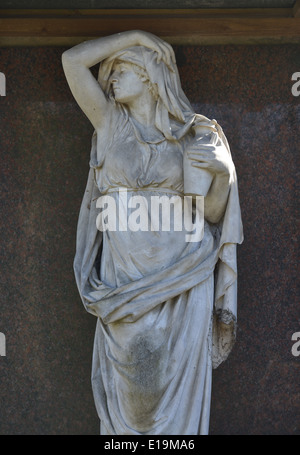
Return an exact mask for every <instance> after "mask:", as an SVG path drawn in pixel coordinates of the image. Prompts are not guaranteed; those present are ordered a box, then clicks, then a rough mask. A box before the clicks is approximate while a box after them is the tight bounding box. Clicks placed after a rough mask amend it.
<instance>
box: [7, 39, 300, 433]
mask: <svg viewBox="0 0 300 455" xmlns="http://www.w3.org/2000/svg"><path fill="white" fill-rule="evenodd" d="M63 50H64V49H62V48H15V49H14V48H3V49H0V71H1V72H3V73H4V74H5V76H6V82H7V87H6V97H0V125H1V128H0V134H1V136H0V152H1V153H0V162H1V177H0V188H1V191H0V199H1V204H0V215H1V223H0V234H1V242H0V249H1V250H0V251H1V255H0V261H1V292H0V296H1V297H0V298H1V304H0V305H1V306H0V332H2V333H4V334H5V336H6V348H7V356H6V357H0V434H2V435H8V434H98V427H99V425H98V418H97V415H96V411H95V408H94V403H93V398H92V393H91V385H90V369H91V356H92V344H93V334H94V328H95V322H96V320H95V318H94V317H93V316H91V315H89V314H87V313H86V312H85V310H84V309H83V306H82V304H81V301H80V299H79V295H78V292H77V288H76V286H75V281H74V276H73V270H72V262H73V256H74V250H75V234H76V222H77V216H78V211H79V207H80V203H81V197H82V194H83V191H84V188H85V183H86V177H87V172H88V160H89V149H90V139H91V134H92V131H93V129H92V127H91V126H90V124H89V122H88V120H87V119H86V118H85V116H84V115H83V114H82V113H81V111H80V109H79V108H78V107H77V105H76V103H75V102H74V100H73V98H72V95H71V93H70V91H69V88H68V86H67V83H66V81H65V78H64V74H63V71H62V68H61V63H60V57H61V53H62V52H63ZM176 51H177V61H178V65H179V70H180V74H181V77H182V85H183V87H184V90H185V92H186V94H187V95H188V97H189V99H190V100H191V101H192V103H193V105H194V107H195V109H196V111H197V112H200V113H202V114H205V115H207V116H208V117H213V118H215V119H217V120H218V122H219V123H220V124H221V125H222V126H223V129H224V131H225V133H226V135H227V137H228V140H229V142H230V145H231V149H232V155H233V159H234V162H235V164H236V168H237V173H238V178H239V189H240V200H241V207H242V214H243V222H244V232H245V241H244V243H243V245H242V246H241V247H239V249H238V258H239V299H238V300H239V312H238V333H237V335H238V338H237V343H236V345H235V347H234V349H233V352H232V354H231V355H230V357H229V359H228V360H227V362H226V363H224V365H221V366H220V367H219V368H218V369H217V370H216V371H215V372H214V381H213V394H212V410H211V434H214V435H216V434H300V385H299V377H300V357H294V356H293V355H292V353H291V348H292V345H293V342H292V341H291V337H292V334H293V333H294V332H299V331H300V311H299V287H298V283H297V278H298V276H297V275H298V273H297V272H298V270H297V267H298V264H297V259H298V244H297V241H298V229H299V222H298V220H299V216H298V215H299V213H298V205H299V204H298V199H299V190H298V185H297V182H298V180H299V174H298V169H299V167H298V161H299V133H300V130H299V124H300V97H294V96H293V95H292V93H291V87H292V84H293V83H292V81H291V76H292V74H293V73H295V72H297V71H300V48H299V46H296V45H277V46H258V45H257V46H256V45H255V46H241V45H239V46H215V47H214V46H213V47H210V46H207V47H192V46H190V47H189V46H188V47H176Z"/></svg>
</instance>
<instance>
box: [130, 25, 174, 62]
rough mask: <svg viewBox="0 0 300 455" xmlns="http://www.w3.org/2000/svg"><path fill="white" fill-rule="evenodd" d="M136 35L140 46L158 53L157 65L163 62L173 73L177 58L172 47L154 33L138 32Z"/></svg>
mask: <svg viewBox="0 0 300 455" xmlns="http://www.w3.org/2000/svg"><path fill="white" fill-rule="evenodd" d="M135 33H136V34H137V39H138V43H139V45H140V46H145V47H147V48H148V49H151V50H153V51H154V52H157V63H159V62H160V61H163V62H164V63H165V64H166V65H167V66H168V67H169V68H170V69H171V70H172V71H173V64H175V63H176V58H175V53H174V50H173V48H172V46H171V45H170V44H169V43H167V42H166V41H164V40H162V39H161V38H159V37H158V36H155V35H153V34H152V33H149V32H144V31H140V30H136V31H135Z"/></svg>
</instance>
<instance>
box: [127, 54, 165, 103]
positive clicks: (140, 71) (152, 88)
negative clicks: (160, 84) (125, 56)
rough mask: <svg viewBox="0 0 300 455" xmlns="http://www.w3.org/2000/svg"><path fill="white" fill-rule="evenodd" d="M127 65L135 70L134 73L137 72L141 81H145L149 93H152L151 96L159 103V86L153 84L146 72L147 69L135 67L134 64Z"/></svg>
mask: <svg viewBox="0 0 300 455" xmlns="http://www.w3.org/2000/svg"><path fill="white" fill-rule="evenodd" d="M127 65H128V66H130V67H131V68H132V69H133V71H134V72H135V74H136V75H137V76H138V78H139V79H141V80H143V82H145V84H147V86H148V90H149V92H150V93H151V95H152V96H153V98H154V99H155V101H157V100H158V97H159V94H158V88H157V84H153V83H152V82H151V81H150V78H149V75H148V73H147V71H146V70H145V68H142V67H141V66H138V65H135V64H134V63H129V62H128V63H127Z"/></svg>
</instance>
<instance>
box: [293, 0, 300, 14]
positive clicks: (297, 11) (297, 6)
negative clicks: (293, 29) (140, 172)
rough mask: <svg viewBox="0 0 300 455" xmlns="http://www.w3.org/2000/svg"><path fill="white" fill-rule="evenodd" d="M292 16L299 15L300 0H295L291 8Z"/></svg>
mask: <svg viewBox="0 0 300 455" xmlns="http://www.w3.org/2000/svg"><path fill="white" fill-rule="evenodd" d="M293 16H294V17H300V0H297V1H296V3H295V5H294V8H293Z"/></svg>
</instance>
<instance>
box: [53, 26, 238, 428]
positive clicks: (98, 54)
mask: <svg viewBox="0 0 300 455" xmlns="http://www.w3.org/2000/svg"><path fill="white" fill-rule="evenodd" d="M62 62H63V68H64V71H65V75H66V78H67V81H68V84H69V87H70V90H71V92H72V94H73V96H74V98H75V100H76V101H77V103H78V105H79V106H80V107H81V109H82V110H83V112H84V113H85V114H86V116H87V117H88V119H89V120H90V122H91V123H92V125H93V127H94V134H93V137H92V146H91V156H90V171H89V175H88V181H87V186H86V191H85V194H84V197H83V201H82V206H81V210H80V214H79V220H78V229H77V247H76V254H75V260H74V270H75V276H76V283H77V286H78V289H79V293H80V296H81V299H82V301H83V304H84V306H85V308H86V310H87V311H88V312H90V313H91V314H93V315H95V316H96V318H97V326H96V333H95V340H94V352H93V361H92V389H93V394H94V400H95V405H96V409H97V412H98V415H99V419H100V434H102V435H141V434H145V435H197V434H208V432H209V415H210V401H211V385H212V369H213V368H216V367H217V366H218V365H220V363H221V362H223V361H224V360H225V359H226V358H227V356H228V354H229V353H230V351H231V349H232V346H233V344H234V341H235V335H236V315H237V260H236V248H237V244H239V243H241V242H242V240H243V231H242V222H241V214H240V206H239V197H238V188H237V178H236V173H235V167H234V164H233V161H232V158H231V154H230V149H229V145H228V142H227V140H226V137H225V135H224V133H223V131H222V129H221V127H220V126H219V125H218V123H217V122H216V121H215V120H210V119H208V118H207V117H205V116H203V115H200V114H196V113H195V112H194V111H193V108H192V106H191V104H190V102H189V101H188V99H187V97H186V96H185V94H184V92H183V90H182V88H181V84H180V79H179V74H178V70H177V66H176V61H175V55H174V51H173V49H172V47H171V46H170V45H169V44H168V43H166V42H165V41H163V40H161V39H160V38H158V37H157V36H154V35H152V34H151V33H147V32H143V31H138V30H134V31H128V32H124V33H118V34H114V35H111V36H107V37H103V38H98V39H95V40H91V41H87V42H83V43H81V44H79V45H76V46H75V47H73V48H71V49H69V50H67V51H66V52H64V53H63V56H62ZM98 63H100V68H99V74H98V80H97V79H96V78H95V77H94V76H93V74H92V72H91V71H90V68H91V67H92V66H94V65H96V64H98ZM186 198H187V199H188V201H189V202H191V204H188V203H185V202H186V201H185V199H186ZM198 199H199V200H200V201H201V200H202V201H203V210H204V212H203V213H202V215H203V216H202V218H201V216H200V215H201V213H200V212H201V210H200V209H199V210H198V208H197V204H196V203H197V201H198ZM153 201H156V202H157V201H158V202H159V203H161V207H162V210H161V211H154V210H153V212H155V214H153V213H151V208H153ZM170 201H171V202H174V210H175V208H176V217H173V218H172V217H171V218H172V219H169V220H168V221H169V224H168V228H163V227H162V223H161V220H157V217H162V216H163V215H164V207H167V205H165V206H164V205H163V203H168V202H170ZM108 202H109V203H110V209H109V211H106V209H107V207H108V205H109V204H108ZM176 204H177V205H176ZM200 205H201V204H200ZM175 206H176V207H175ZM101 209H102V211H101ZM177 209H179V210H177ZM197 210H198V211H199V213H200V215H199V213H198V215H199V217H198V218H197V217H196V215H195V213H196V211H197ZM187 211H189V216H190V217H191V218H190V219H191V224H190V226H192V227H193V228H195V226H196V227H197V223H199V224H201V223H202V231H201V232H202V234H201V235H199V236H198V237H197V238H193V239H192V240H191V241H190V240H189V238H188V236H187V231H188V232H190V230H189V228H187V227H186V224H184V223H181V226H182V228H181V229H180V228H178V226H179V225H180V223H179V221H182V217H184V216H185V215H186V213H185V212H187ZM108 215H111V218H112V220H113V221H112V220H110V222H108V221H107V218H108ZM141 218H143V222H141ZM197 219H198V221H197ZM195 220H196V222H195Z"/></svg>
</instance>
